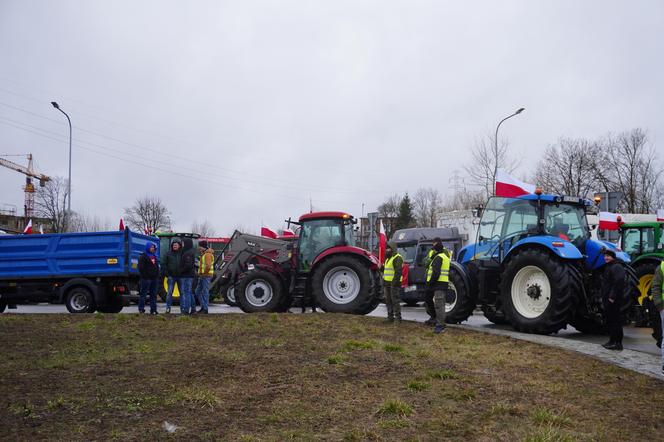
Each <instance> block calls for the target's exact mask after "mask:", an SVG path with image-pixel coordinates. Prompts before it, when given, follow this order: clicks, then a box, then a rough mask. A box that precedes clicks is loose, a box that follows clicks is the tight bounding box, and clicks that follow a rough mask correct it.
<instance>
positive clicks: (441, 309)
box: [426, 242, 451, 334]
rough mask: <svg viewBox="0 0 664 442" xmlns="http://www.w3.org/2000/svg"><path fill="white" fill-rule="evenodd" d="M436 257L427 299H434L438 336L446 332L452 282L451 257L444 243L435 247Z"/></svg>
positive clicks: (435, 330)
mask: <svg viewBox="0 0 664 442" xmlns="http://www.w3.org/2000/svg"><path fill="white" fill-rule="evenodd" d="M433 250H434V253H435V254H434V256H433V259H432V260H431V265H430V266H429V269H428V270H427V285H426V293H427V299H428V298H429V297H430V298H432V299H433V303H434V310H435V314H436V317H435V326H434V329H433V332H434V333H436V334H438V333H442V332H443V331H444V330H445V298H446V297H447V288H448V285H449V281H450V263H451V260H450V257H449V256H448V255H447V253H446V252H445V248H444V247H443V243H442V242H438V243H436V244H435V245H434V248H433Z"/></svg>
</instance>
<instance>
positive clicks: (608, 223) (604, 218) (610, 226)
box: [599, 212, 622, 230]
mask: <svg viewBox="0 0 664 442" xmlns="http://www.w3.org/2000/svg"><path fill="white" fill-rule="evenodd" d="M621 224H622V217H621V216H620V215H618V214H617V213H611V212H599V228H600V230H618V228H620V225H621Z"/></svg>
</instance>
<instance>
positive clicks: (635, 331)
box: [6, 303, 660, 355]
mask: <svg viewBox="0 0 664 442" xmlns="http://www.w3.org/2000/svg"><path fill="white" fill-rule="evenodd" d="M165 309H166V307H165V304H163V303H160V304H159V306H158V310H159V312H160V313H163V312H164V311H165ZM173 311H174V312H177V311H179V308H178V307H174V308H173ZM402 311H403V317H404V319H405V320H409V321H416V322H424V321H425V320H426V319H427V318H428V317H429V316H428V315H427V314H426V312H425V311H424V307H422V306H417V307H405V306H404V307H402ZM6 312H8V313H67V309H66V308H65V307H64V306H63V305H52V304H37V305H19V306H18V307H17V309H16V310H6ZM122 312H123V313H138V307H137V306H136V305H132V306H129V307H125V308H124V309H123V310H122ZM241 312H242V311H241V310H240V309H239V308H236V307H229V306H227V305H224V304H212V305H211V306H210V313H212V314H219V313H241ZM293 312H299V309H293ZM370 316H378V317H380V316H386V311H385V306H384V305H383V304H381V305H380V306H379V307H378V308H377V309H376V310H375V311H374V312H372V313H371V314H370ZM463 325H466V326H470V327H472V328H474V329H478V330H482V331H487V332H501V331H507V332H512V333H513V331H512V329H511V328H510V327H509V326H504V325H495V324H492V323H491V322H489V321H488V320H487V319H486V318H485V317H484V315H482V313H477V312H476V313H475V314H474V315H473V316H471V317H470V318H469V319H468V321H466V322H464V323H463ZM651 332H652V331H651V330H650V329H649V328H635V327H625V340H624V342H623V344H624V347H625V348H626V349H630V350H634V351H638V352H642V353H648V354H651V355H659V354H660V350H659V348H657V346H656V345H655V340H654V339H653V338H652V336H651V335H650V334H651ZM500 334H503V333H500ZM553 337H555V338H559V339H569V340H572V341H578V342H585V343H589V344H602V343H604V342H606V337H605V336H598V335H586V334H582V333H579V332H577V331H576V330H575V329H574V328H573V327H569V328H568V329H567V330H561V331H560V332H558V333H557V334H556V335H553Z"/></svg>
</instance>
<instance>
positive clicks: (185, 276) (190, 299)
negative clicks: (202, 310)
mask: <svg viewBox="0 0 664 442" xmlns="http://www.w3.org/2000/svg"><path fill="white" fill-rule="evenodd" d="M195 276H196V255H195V254H194V242H193V241H192V240H191V238H184V239H183V240H182V259H181V260H180V281H181V282H182V283H181V284H180V312H181V313H182V314H183V315H189V314H192V315H193V314H194V313H196V301H195V300H194V293H193V292H192V286H193V284H194V277H195Z"/></svg>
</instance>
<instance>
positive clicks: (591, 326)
mask: <svg viewBox="0 0 664 442" xmlns="http://www.w3.org/2000/svg"><path fill="white" fill-rule="evenodd" d="M569 325H571V326H572V327H574V328H575V329H577V331H579V332H581V333H584V334H588V335H605V334H606V327H605V326H604V323H603V322H597V321H593V320H592V319H591V318H588V317H585V316H580V315H574V316H572V318H571V319H570V320H569Z"/></svg>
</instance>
